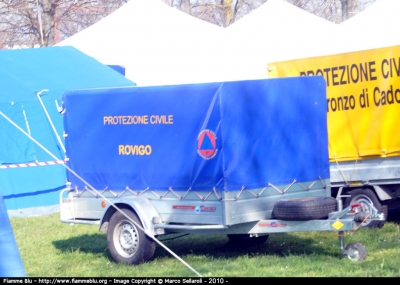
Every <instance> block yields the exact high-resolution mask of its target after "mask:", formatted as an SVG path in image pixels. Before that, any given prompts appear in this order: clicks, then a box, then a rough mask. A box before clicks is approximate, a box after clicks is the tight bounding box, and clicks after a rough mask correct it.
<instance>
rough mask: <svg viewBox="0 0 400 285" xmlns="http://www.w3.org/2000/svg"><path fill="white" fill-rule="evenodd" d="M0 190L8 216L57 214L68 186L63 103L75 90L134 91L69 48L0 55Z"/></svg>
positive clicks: (128, 83) (122, 79)
mask: <svg viewBox="0 0 400 285" xmlns="http://www.w3.org/2000/svg"><path fill="white" fill-rule="evenodd" d="M0 86H1V89H0V112H1V113H3V114H4V115H5V116H6V117H7V118H9V119H10V120H11V121H12V122H14V123H15V124H16V125H17V126H19V127H20V128H21V129H22V130H24V131H25V132H26V133H27V134H29V135H30V136H32V137H33V138H34V139H35V140H37V141H38V142H39V143H40V144H42V145H43V146H44V147H45V148H46V149H48V150H49V151H50V152H51V153H52V154H54V155H55V156H56V157H57V159H54V158H53V157H52V156H50V155H49V154H48V153H46V152H45V151H44V150H42V149H41V148H40V147H39V146H37V145H36V144H35V143H34V142H32V140H31V139H30V138H29V137H28V136H26V135H24V134H23V133H22V132H21V131H20V130H18V129H17V127H16V126H14V125H13V124H12V123H11V122H10V121H9V120H7V118H6V117H4V116H0V191H1V192H2V193H3V198H4V203H5V206H6V209H7V210H8V214H9V215H10V216H29V215H41V214H50V213H54V212H57V211H58V210H59V197H58V195H59V192H60V190H61V189H63V188H65V185H66V169H65V168H64V166H63V165H62V164H63V163H64V162H65V155H66V154H65V148H64V137H63V123H62V114H61V113H60V109H59V108H58V106H61V98H62V95H63V93H64V92H66V91H69V90H73V89H86V88H101V87H121V86H135V83H133V82H132V81H130V80H128V79H126V78H125V77H124V76H123V75H121V74H120V73H118V72H117V71H115V70H114V69H113V68H111V67H108V66H106V65H103V64H101V63H99V62H97V61H96V60H94V59H93V58H91V57H89V56H87V55H85V54H83V53H82V52H80V51H78V50H76V49H75V48H72V47H47V48H37V49H21V50H2V51H0Z"/></svg>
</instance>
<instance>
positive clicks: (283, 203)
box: [273, 197, 337, 221]
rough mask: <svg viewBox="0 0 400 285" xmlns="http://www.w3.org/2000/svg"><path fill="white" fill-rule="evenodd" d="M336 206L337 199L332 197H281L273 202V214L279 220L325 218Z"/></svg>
mask: <svg viewBox="0 0 400 285" xmlns="http://www.w3.org/2000/svg"><path fill="white" fill-rule="evenodd" d="M336 208H337V201H336V200H335V199H334V198H332V197H305V198H293V199H282V200H279V201H278V202H276V203H275V205H274V212H273V215H274V217H275V218H276V219H280V220H291V221H305V220H319V219H325V218H327V217H328V214H329V213H331V212H334V211H336Z"/></svg>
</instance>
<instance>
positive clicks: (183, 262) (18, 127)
mask: <svg viewBox="0 0 400 285" xmlns="http://www.w3.org/2000/svg"><path fill="white" fill-rule="evenodd" d="M42 91H43V90H42ZM42 91H41V92H42ZM41 92H39V93H41ZM38 96H39V95H38ZM0 116H2V117H3V118H4V119H6V120H7V121H8V122H9V123H10V124H12V125H13V126H14V127H16V128H17V129H18V130H19V131H20V132H22V133H23V134H24V135H25V136H27V137H28V138H29V139H30V140H31V141H33V142H34V143H35V144H36V145H38V146H39V147H40V148H41V149H43V150H44V151H45V152H46V153H47V154H48V155H50V156H51V157H52V158H54V159H55V160H57V157H56V156H55V155H54V154H52V153H51V152H50V151H49V150H48V149H46V148H45V147H44V146H43V145H41V144H40V143H39V142H38V141H37V140H35V139H34V138H33V137H32V136H31V135H30V134H28V133H27V132H25V131H24V130H23V129H22V128H21V127H20V126H18V125H17V124H16V123H15V122H13V121H12V120H11V119H10V118H9V117H7V116H6V115H5V114H4V113H3V112H2V111H0ZM62 166H64V167H65V168H66V169H67V170H68V171H69V172H71V173H72V174H73V175H74V176H75V177H77V178H78V179H79V180H80V181H82V182H83V183H84V184H86V185H87V186H88V187H89V188H90V189H91V190H93V191H94V192H95V193H96V194H97V195H99V197H101V198H103V199H104V200H105V201H106V202H108V203H109V204H110V205H112V206H113V207H114V208H115V209H116V210H117V211H118V212H120V213H121V214H122V215H124V216H125V217H126V218H127V219H128V220H129V221H131V222H132V223H133V224H135V225H136V226H137V227H138V228H139V229H141V230H142V231H143V232H144V233H145V234H146V235H147V236H148V237H150V238H151V239H152V240H154V241H155V242H156V243H158V244H159V245H160V246H161V247H163V248H164V249H165V250H166V251H168V252H169V253H170V254H171V255H172V256H174V257H175V258H176V259H178V260H179V261H180V262H181V263H182V264H184V265H185V266H186V267H187V268H189V269H190V270H191V271H192V272H194V273H195V274H196V275H197V276H199V277H203V276H202V275H201V274H200V273H199V272H197V271H196V270H195V269H194V268H193V267H191V266H190V265H189V264H188V263H186V262H185V261H184V260H183V259H182V258H180V257H179V256H178V255H177V254H176V253H174V252H173V251H172V250H171V249H169V248H168V247H167V246H166V245H165V244H163V243H162V242H161V241H159V240H158V239H157V238H156V237H154V236H153V235H151V234H149V233H148V232H146V231H145V229H144V228H142V226H141V225H139V224H138V223H137V222H135V221H134V220H132V218H130V217H129V216H128V215H127V214H125V213H124V212H122V211H121V209H120V208H118V206H116V205H115V204H114V203H113V202H112V201H111V200H109V199H108V198H107V197H105V196H104V195H103V194H102V193H100V192H99V191H97V190H96V189H95V188H94V187H93V186H92V185H90V184H89V183H88V182H86V180H84V179H83V178H82V177H81V176H79V175H78V174H77V173H76V172H75V171H73V170H72V169H71V168H70V167H68V166H67V165H66V164H62Z"/></svg>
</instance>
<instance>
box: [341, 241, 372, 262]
mask: <svg viewBox="0 0 400 285" xmlns="http://www.w3.org/2000/svg"><path fill="white" fill-rule="evenodd" d="M346 251H347V254H346V255H347V257H348V258H349V259H350V260H351V261H361V260H364V259H365V258H367V250H366V249H365V247H364V246H363V245H362V244H361V243H359V242H352V243H349V244H348V245H347V246H346Z"/></svg>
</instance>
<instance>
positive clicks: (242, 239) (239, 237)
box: [227, 234, 269, 245]
mask: <svg viewBox="0 0 400 285" xmlns="http://www.w3.org/2000/svg"><path fill="white" fill-rule="evenodd" d="M227 236H228V239H229V242H230V243H231V244H234V245H252V244H263V243H265V242H266V241H267V240H268V237H269V235H262V236H258V237H250V235H249V234H229V235H227Z"/></svg>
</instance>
